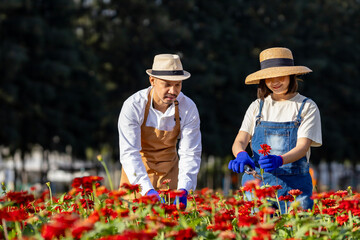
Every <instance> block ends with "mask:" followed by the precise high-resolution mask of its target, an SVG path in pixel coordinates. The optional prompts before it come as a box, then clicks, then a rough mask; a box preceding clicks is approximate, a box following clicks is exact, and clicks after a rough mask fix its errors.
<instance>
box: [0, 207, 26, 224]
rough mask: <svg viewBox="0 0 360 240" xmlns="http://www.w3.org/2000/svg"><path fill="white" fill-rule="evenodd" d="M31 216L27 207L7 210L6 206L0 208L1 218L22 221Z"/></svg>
mask: <svg viewBox="0 0 360 240" xmlns="http://www.w3.org/2000/svg"><path fill="white" fill-rule="evenodd" d="M28 218H29V214H28V213H27V212H26V211H25V209H23V208H21V209H13V210H8V211H7V210H6V208H4V209H1V210H0V219H4V220H6V221H10V222H20V221H24V220H26V219H28Z"/></svg>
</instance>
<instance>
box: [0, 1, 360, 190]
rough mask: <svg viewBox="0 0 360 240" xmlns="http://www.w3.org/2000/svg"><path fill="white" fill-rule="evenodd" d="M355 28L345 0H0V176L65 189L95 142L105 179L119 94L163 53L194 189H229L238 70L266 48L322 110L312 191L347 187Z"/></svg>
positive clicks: (113, 152) (143, 82)
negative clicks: (197, 156)
mask: <svg viewBox="0 0 360 240" xmlns="http://www.w3.org/2000/svg"><path fill="white" fill-rule="evenodd" d="M359 30H360V1H359V0H313V1H303V0H289V1H282V0H272V1H258V0H252V1H245V0H226V1H218V0H198V1H195V0H187V1H184V0H118V1H112V0H0V126H1V129H0V153H1V154H0V181H1V182H3V185H4V186H5V187H7V188H8V189H16V190H20V189H22V190H27V189H30V188H31V187H33V189H34V188H38V189H42V188H43V187H44V186H45V183H46V182H51V185H52V187H53V191H55V192H56V191H58V192H60V191H64V190H65V191H66V190H67V189H68V188H69V187H70V184H71V181H72V179H73V178H74V177H79V176H86V175H95V174H96V175H101V176H104V175H105V173H104V170H103V167H102V166H101V164H100V163H99V162H98V161H97V159H96V156H97V155H98V154H101V155H102V157H103V159H104V161H105V162H106V164H107V165H108V167H109V169H110V172H111V176H112V181H113V183H114V186H118V184H119V181H120V170H121V165H120V163H119V147H118V130H117V119H118V115H119V112H120V110H121V107H122V103H123V101H124V100H125V99H126V98H127V97H129V96H130V95H131V94H133V93H135V92H136V91H138V90H140V89H143V88H145V87H147V86H149V81H148V75H147V74H146V73H145V70H146V69H148V68H151V65H152V61H153V57H154V55H156V54H159V53H175V54H179V55H180V56H181V59H182V63H183V66H184V69H185V70H187V71H189V72H190V73H191V74H192V77H191V78H190V80H188V81H186V82H184V84H183V90H182V91H183V92H184V94H185V95H187V96H189V97H190V98H192V99H193V100H194V102H195V103H196V104H197V107H198V109H199V112H200V117H201V130H202V142H203V156H202V165H201V169H200V173H199V176H198V188H203V187H209V188H214V189H219V190H223V191H224V192H225V193H226V192H228V191H229V190H230V189H237V188H238V187H239V181H240V179H241V176H240V175H237V174H231V173H230V171H229V170H228V169H227V164H228V162H229V160H231V159H233V156H232V153H231V146H232V143H233V140H234V138H235V136H236V134H237V132H238V130H239V128H240V125H241V122H242V119H243V116H244V114H245V111H246V109H247V108H248V106H249V104H250V103H251V102H252V101H254V100H255V99H256V86H246V85H245V84H244V80H245V77H246V76H247V75H248V74H250V73H252V72H254V71H257V70H258V69H259V58H258V56H259V53H260V52H261V51H262V50H263V49H265V48H269V47H277V46H280V47H287V48H290V49H291V50H292V52H293V55H294V59H295V65H305V66H307V67H309V68H311V69H312V70H313V73H311V74H308V75H305V76H303V77H302V79H303V80H304V81H303V82H300V88H299V91H300V93H301V94H303V95H305V96H307V97H310V98H311V99H313V100H314V101H315V102H316V103H317V105H318V107H319V109H320V113H321V117H322V132H323V146H322V147H320V148H312V155H311V159H310V162H311V166H312V168H313V170H314V179H315V180H316V181H317V189H318V190H321V191H325V190H335V191H336V190H339V189H346V188H347V187H348V186H352V187H353V188H356V189H358V190H359V185H360V174H359V172H360V164H359V163H360V161H359V151H360V143H359V140H358V139H359V135H360V131H359V130H360V124H359V123H358V121H359V120H360V114H359V110H360V71H359V69H360V31H359ZM106 181H107V180H106V178H105V182H106Z"/></svg>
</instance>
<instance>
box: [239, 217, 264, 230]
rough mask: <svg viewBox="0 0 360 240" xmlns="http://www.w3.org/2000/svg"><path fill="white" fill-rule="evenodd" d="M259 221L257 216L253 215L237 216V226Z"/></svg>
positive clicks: (249, 224)
mask: <svg viewBox="0 0 360 240" xmlns="http://www.w3.org/2000/svg"><path fill="white" fill-rule="evenodd" d="M258 222H259V219H258V218H257V217H253V216H239V217H238V226H239V227H242V226H251V225H255V224H257V223H258Z"/></svg>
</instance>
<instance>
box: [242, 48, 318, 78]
mask: <svg viewBox="0 0 360 240" xmlns="http://www.w3.org/2000/svg"><path fill="white" fill-rule="evenodd" d="M259 58H260V68H261V70H259V71H257V72H254V73H252V74H250V75H248V76H247V77H246V79H245V84H258V83H259V82H260V80H261V79H266V78H273V77H282V76H288V75H301V74H305V73H309V72H312V70H311V69H310V68H308V67H305V66H294V58H293V55H292V53H291V51H290V50H289V49H287V48H281V47H275V48H268V49H265V50H264V51H262V52H261V53H260V57H259Z"/></svg>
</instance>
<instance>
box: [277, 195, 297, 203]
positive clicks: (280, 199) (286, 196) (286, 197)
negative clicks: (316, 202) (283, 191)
mask: <svg viewBox="0 0 360 240" xmlns="http://www.w3.org/2000/svg"><path fill="white" fill-rule="evenodd" d="M279 201H290V202H292V201H294V197H293V196H291V195H285V196H280V197H279Z"/></svg>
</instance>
